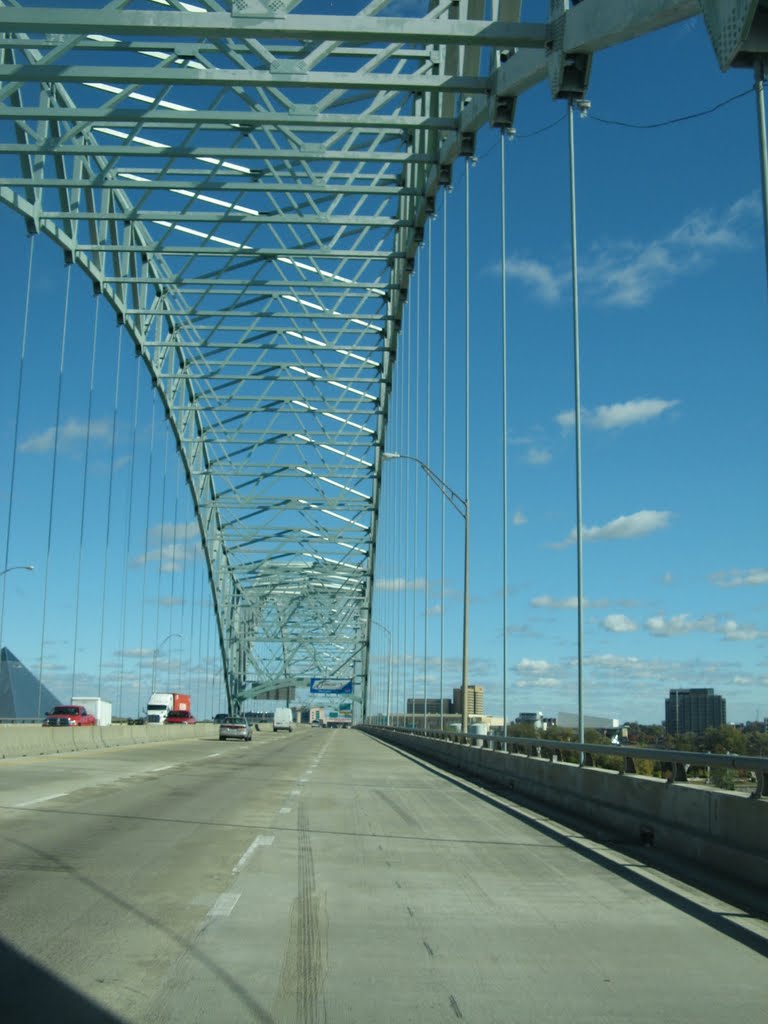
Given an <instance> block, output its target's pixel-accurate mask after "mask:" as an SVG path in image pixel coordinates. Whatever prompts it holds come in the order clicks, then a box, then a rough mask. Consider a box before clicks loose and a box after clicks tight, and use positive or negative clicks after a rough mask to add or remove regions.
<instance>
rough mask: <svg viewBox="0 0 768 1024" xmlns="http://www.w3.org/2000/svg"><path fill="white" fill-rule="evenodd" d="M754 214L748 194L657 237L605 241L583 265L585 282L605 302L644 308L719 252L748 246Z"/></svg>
mask: <svg viewBox="0 0 768 1024" xmlns="http://www.w3.org/2000/svg"><path fill="white" fill-rule="evenodd" d="M757 212H758V203H757V200H756V198H755V197H752V196H748V197H746V198H744V199H739V200H737V201H736V202H735V203H733V204H732V205H731V206H730V207H728V208H727V209H726V210H724V211H722V212H720V213H717V212H714V211H702V212H697V213H693V214H690V215H689V216H687V217H686V218H685V219H684V220H683V221H682V222H681V223H680V224H678V225H677V227H675V228H673V229H672V230H671V231H669V232H668V233H667V234H666V235H663V236H662V237H661V238H656V239H649V240H647V241H645V242H634V241H632V242H629V241H625V242H619V243H612V242H609V243H607V244H603V245H601V246H600V247H599V249H598V248H597V247H596V250H595V254H594V258H593V259H592V261H591V262H590V261H586V262H585V263H584V264H583V270H582V277H583V280H584V282H585V284H586V285H587V286H588V287H589V290H590V291H591V293H592V294H593V295H594V296H595V297H596V298H597V299H598V301H600V302H602V303H604V304H605V305H614V306H643V305H645V304H646V303H648V302H650V301H651V299H652V297H653V295H654V293H655V292H657V291H658V290H659V289H661V288H663V287H666V286H668V285H670V284H671V283H672V282H673V281H674V279H675V278H676V277H680V276H682V275H683V274H687V273H691V272H692V271H694V270H695V269H697V268H698V267H700V266H701V265H702V264H705V263H707V262H709V261H710V260H711V258H712V257H713V256H714V255H716V254H717V253H718V252H721V251H723V250H728V249H736V248H740V247H743V246H747V245H749V244H751V243H750V231H749V229H750V226H751V221H752V220H753V219H754V217H755V216H756V214H757Z"/></svg>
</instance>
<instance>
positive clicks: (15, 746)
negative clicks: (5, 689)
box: [0, 722, 219, 758]
mask: <svg viewBox="0 0 768 1024" xmlns="http://www.w3.org/2000/svg"><path fill="white" fill-rule="evenodd" d="M218 735H219V727H218V725H213V724H212V723H210V722H206V723H201V724H199V725H172V726H165V725H105V726H99V725H96V726H80V725H71V726H54V727H51V728H45V727H43V726H41V725H39V724H37V725H0V758H5V757H24V756H29V755H34V754H62V753H66V752H68V751H72V750H100V749H103V748H105V747H126V746H133V745H134V744H137V743H178V742H183V741H184V740H191V739H214V738H216V737H217V736H218Z"/></svg>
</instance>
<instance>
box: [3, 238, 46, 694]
mask: <svg viewBox="0 0 768 1024" xmlns="http://www.w3.org/2000/svg"><path fill="white" fill-rule="evenodd" d="M34 254H35V236H34V235H32V236H31V237H30V240H29V262H28V265H27V290H26V295H25V298H24V327H23V329H22V333H21V350H20V352H19V383H18V387H17V389H16V417H15V419H14V426H13V446H12V448H11V477H10V480H9V483H8V517H7V519H6V525H5V558H4V559H3V566H7V565H8V562H9V561H10V552H11V525H12V512H13V501H14V497H15V489H16V449H17V447H18V444H19V418H20V416H21V395H22V391H23V385H24V360H25V357H26V354H27V332H28V330H29V299H30V294H31V291H32V258H33V256H34ZM7 575H8V574H7V573H3V577H2V579H3V582H2V595H1V596H0V641H1V640H2V637H3V623H4V621H5V585H6V577H7ZM38 703H39V702H38Z"/></svg>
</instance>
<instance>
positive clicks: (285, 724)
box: [272, 708, 293, 732]
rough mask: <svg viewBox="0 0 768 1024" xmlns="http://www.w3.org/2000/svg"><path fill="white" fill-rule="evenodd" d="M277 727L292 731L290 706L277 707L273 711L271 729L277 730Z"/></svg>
mask: <svg viewBox="0 0 768 1024" xmlns="http://www.w3.org/2000/svg"><path fill="white" fill-rule="evenodd" d="M278 729H287V730H288V732H293V712H292V711H291V709H290V708H277V710H276V711H275V717H274V719H273V721H272V731H273V732H277V730H278Z"/></svg>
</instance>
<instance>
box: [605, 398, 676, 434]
mask: <svg viewBox="0 0 768 1024" xmlns="http://www.w3.org/2000/svg"><path fill="white" fill-rule="evenodd" d="M676 405H679V401H678V400H677V399H675V400H674V401H667V400H666V399H663V398H635V399H633V400H632V401H629V402H615V403H614V404H613V405H599V406H598V407H597V409H595V412H594V413H593V416H592V423H593V425H594V426H595V427H597V428H598V429H599V430H615V429H616V428H623V427H628V426H631V425H632V424H634V423H647V422H648V420H652V419H655V417H656V416H661V414H662V413H663V412H666V411H667V409H673V408H674V407H675V406H676Z"/></svg>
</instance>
